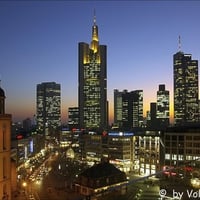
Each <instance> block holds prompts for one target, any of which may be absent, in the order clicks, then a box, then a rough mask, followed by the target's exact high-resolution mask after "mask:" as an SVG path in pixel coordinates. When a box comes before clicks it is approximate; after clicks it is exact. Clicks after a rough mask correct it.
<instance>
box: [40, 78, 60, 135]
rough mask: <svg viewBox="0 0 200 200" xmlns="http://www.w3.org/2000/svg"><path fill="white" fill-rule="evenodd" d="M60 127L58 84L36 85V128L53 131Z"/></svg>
mask: <svg viewBox="0 0 200 200" xmlns="http://www.w3.org/2000/svg"><path fill="white" fill-rule="evenodd" d="M60 125H61V98H60V84H57V83H55V82H44V83H41V84H38V85H37V126H38V128H39V130H41V131H42V132H44V131H45V129H46V128H48V129H49V130H55V129H57V128H58V127H59V126H60Z"/></svg>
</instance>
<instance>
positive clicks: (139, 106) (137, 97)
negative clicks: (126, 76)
mask: <svg viewBox="0 0 200 200" xmlns="http://www.w3.org/2000/svg"><path fill="white" fill-rule="evenodd" d="M132 94H133V127H142V126H143V124H144V118H143V90H135V91H133V92H132Z"/></svg>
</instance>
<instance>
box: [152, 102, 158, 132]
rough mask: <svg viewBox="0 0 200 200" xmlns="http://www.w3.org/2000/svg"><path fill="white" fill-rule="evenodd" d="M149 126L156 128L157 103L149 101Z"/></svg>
mask: <svg viewBox="0 0 200 200" xmlns="http://www.w3.org/2000/svg"><path fill="white" fill-rule="evenodd" d="M150 118H151V119H150V128H152V129H157V128H158V123H157V103H155V102H151V103H150Z"/></svg>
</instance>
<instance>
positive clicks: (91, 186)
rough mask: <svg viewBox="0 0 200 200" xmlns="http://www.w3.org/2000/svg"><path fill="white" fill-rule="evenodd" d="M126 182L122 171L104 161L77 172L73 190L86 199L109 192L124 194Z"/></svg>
mask: <svg viewBox="0 0 200 200" xmlns="http://www.w3.org/2000/svg"><path fill="white" fill-rule="evenodd" d="M127 183H128V182H127V178H126V174H125V173H124V172H122V171H120V170H119V169H117V168H116V167H115V166H114V165H112V164H110V163H109V162H107V161H104V162H101V163H99V164H96V165H94V166H92V167H91V168H88V169H86V170H85V171H84V172H82V173H81V174H79V177H78V179H77V181H76V183H75V190H76V191H77V192H78V193H79V194H81V195H84V196H85V197H88V199H95V198H96V197H98V196H102V195H106V194H109V193H111V192H119V193H120V194H125V193H126V191H127Z"/></svg>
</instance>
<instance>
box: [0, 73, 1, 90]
mask: <svg viewBox="0 0 200 200" xmlns="http://www.w3.org/2000/svg"><path fill="white" fill-rule="evenodd" d="M0 87H1V74H0Z"/></svg>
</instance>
